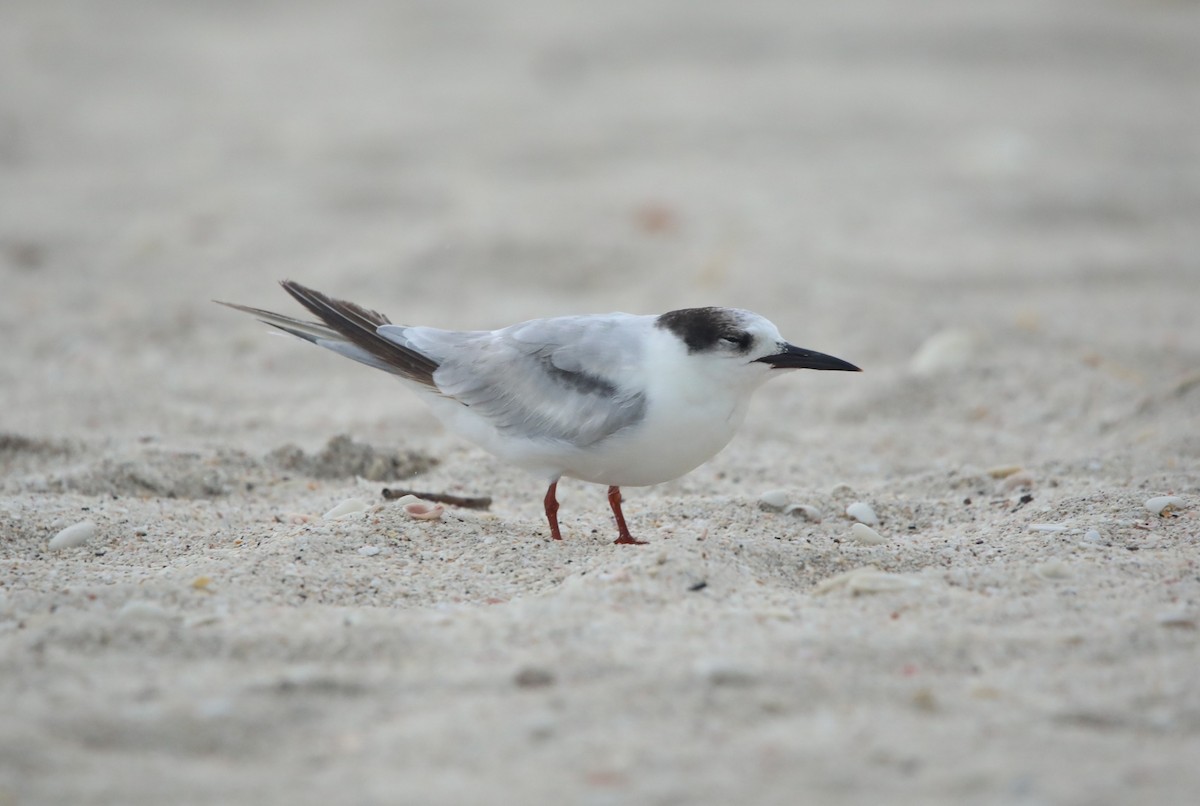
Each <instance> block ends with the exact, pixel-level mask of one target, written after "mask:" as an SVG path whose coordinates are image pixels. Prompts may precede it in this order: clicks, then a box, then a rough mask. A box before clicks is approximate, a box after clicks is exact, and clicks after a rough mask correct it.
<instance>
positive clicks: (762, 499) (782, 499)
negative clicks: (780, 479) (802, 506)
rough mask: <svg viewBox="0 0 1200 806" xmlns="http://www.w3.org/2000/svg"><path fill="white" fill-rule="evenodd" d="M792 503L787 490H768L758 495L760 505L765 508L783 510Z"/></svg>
mask: <svg viewBox="0 0 1200 806" xmlns="http://www.w3.org/2000/svg"><path fill="white" fill-rule="evenodd" d="M790 503H791V497H790V496H789V495H788V494H787V490H767V491H766V492H765V493H763V494H762V495H760V496H759V497H758V505H759V506H760V507H762V508H763V509H770V510H782V509H784V508H786V507H787V505H788V504H790Z"/></svg>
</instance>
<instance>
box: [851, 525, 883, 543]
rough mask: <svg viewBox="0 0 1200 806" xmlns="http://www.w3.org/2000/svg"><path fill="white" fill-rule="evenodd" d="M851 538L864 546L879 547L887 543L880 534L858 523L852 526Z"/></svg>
mask: <svg viewBox="0 0 1200 806" xmlns="http://www.w3.org/2000/svg"><path fill="white" fill-rule="evenodd" d="M850 536H851V537H853V538H854V539H855V541H857V542H859V543H862V544H863V545H864V546H879V545H882V544H883V543H886V542H887V540H885V539H884V537H883V535H881V534H879V532H876V531H875V530H874V529H872V528H871V527H870V526H867V525H866V524H865V523H856V524H854V525H853V526H851V527H850Z"/></svg>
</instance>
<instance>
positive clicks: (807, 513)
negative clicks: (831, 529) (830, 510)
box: [783, 504, 821, 523]
mask: <svg viewBox="0 0 1200 806" xmlns="http://www.w3.org/2000/svg"><path fill="white" fill-rule="evenodd" d="M783 514H784V515H797V516H799V517H801V518H804V520H806V521H809V522H810V523H820V522H821V510H819V509H817V508H816V507H813V506H809V505H808V504H788V505H787V506H786V507H784V508H783Z"/></svg>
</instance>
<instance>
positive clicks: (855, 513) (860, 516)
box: [846, 501, 879, 526]
mask: <svg viewBox="0 0 1200 806" xmlns="http://www.w3.org/2000/svg"><path fill="white" fill-rule="evenodd" d="M846 514H847V515H849V516H850V517H851V518H854V520H856V521H858V522H859V523H865V524H866V525H867V526H878V525H879V517H878V516H877V515H876V514H875V510H873V509H871V505H870V504H864V503H863V502H862V501H855V502H854V503H853V504H851V505H850V506H848V507H846Z"/></svg>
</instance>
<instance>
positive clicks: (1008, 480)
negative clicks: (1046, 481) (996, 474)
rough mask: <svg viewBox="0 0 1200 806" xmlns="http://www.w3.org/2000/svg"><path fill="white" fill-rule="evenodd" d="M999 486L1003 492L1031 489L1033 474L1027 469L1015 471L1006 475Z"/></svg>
mask: <svg viewBox="0 0 1200 806" xmlns="http://www.w3.org/2000/svg"><path fill="white" fill-rule="evenodd" d="M1000 487H1001V489H1003V490H1004V491H1005V492H1012V491H1013V490H1020V489H1032V488H1033V474H1032V473H1030V472H1029V471H1028V470H1018V471H1017V472H1016V473H1013V474H1012V475H1010V476H1006V477H1005V479H1004V481H1003V483H1001V485H1000Z"/></svg>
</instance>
